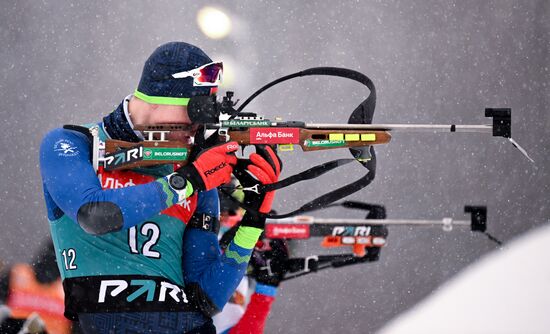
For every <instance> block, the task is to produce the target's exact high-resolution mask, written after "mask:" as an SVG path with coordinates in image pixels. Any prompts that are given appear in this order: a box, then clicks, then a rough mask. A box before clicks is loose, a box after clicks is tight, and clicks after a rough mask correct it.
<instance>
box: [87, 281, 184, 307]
mask: <svg viewBox="0 0 550 334" xmlns="http://www.w3.org/2000/svg"><path fill="white" fill-rule="evenodd" d="M140 296H145V300H146V301H148V302H153V301H156V302H165V301H167V299H170V300H169V301H170V302H176V303H182V302H183V303H188V302H189V301H188V300H187V296H186V295H185V292H184V291H183V289H182V288H180V287H179V286H177V285H175V284H172V283H168V282H160V287H159V286H158V285H157V283H156V282H155V281H153V280H144V279H136V280H130V282H128V281H125V280H102V281H101V286H100V288H99V296H98V299H97V302H98V303H105V302H113V301H116V300H121V299H124V300H125V301H126V302H129V303H131V302H133V301H134V300H136V299H137V298H138V297H140ZM113 299H114V300H113Z"/></svg>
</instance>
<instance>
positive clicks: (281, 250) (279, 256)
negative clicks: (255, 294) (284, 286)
mask: <svg viewBox="0 0 550 334" xmlns="http://www.w3.org/2000/svg"><path fill="white" fill-rule="evenodd" d="M260 243H263V247H257V248H256V249H255V250H254V253H252V258H251V259H250V273H249V275H250V276H252V277H253V278H254V279H255V280H256V282H258V283H261V284H265V285H271V286H279V283H281V281H282V280H283V278H284V276H285V273H286V272H287V271H288V268H287V261H288V246H287V243H286V241H285V240H283V239H271V240H269V239H264V240H262V241H261V242H260Z"/></svg>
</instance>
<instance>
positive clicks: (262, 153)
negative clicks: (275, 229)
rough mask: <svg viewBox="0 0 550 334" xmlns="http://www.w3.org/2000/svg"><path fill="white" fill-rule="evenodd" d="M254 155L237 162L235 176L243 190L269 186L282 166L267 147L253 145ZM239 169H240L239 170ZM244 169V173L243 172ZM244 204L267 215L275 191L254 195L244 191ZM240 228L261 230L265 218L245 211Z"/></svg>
mask: <svg viewBox="0 0 550 334" xmlns="http://www.w3.org/2000/svg"><path fill="white" fill-rule="evenodd" d="M255 146H256V153H252V154H250V157H249V161H242V160H241V161H239V163H238V166H237V169H239V170H236V176H237V178H238V179H239V181H240V183H241V185H242V186H243V188H250V187H253V186H255V185H257V184H262V185H266V184H271V183H275V182H277V181H278V180H279V176H280V175H281V170H282V167H283V164H282V162H281V160H280V159H279V157H278V156H277V154H276V153H275V150H274V149H273V148H271V147H270V146H267V145H255ZM239 167H240V168H239ZM243 169H244V171H243ZM244 194H245V196H244V204H246V205H247V206H248V208H251V209H254V210H257V211H258V212H259V213H265V214H267V213H269V212H270V211H271V205H272V204H273V199H274V198H275V191H269V192H267V193H259V194H258V193H255V192H253V191H250V190H246V191H244ZM241 226H252V227H257V228H261V229H263V228H264V226H265V218H264V217H259V216H258V215H257V214H256V213H254V212H250V210H247V212H246V213H245V215H244V217H243V219H242V220H241Z"/></svg>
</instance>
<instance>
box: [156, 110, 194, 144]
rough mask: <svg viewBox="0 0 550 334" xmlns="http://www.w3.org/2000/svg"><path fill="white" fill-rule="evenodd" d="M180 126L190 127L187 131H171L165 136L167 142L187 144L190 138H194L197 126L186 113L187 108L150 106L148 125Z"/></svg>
mask: <svg viewBox="0 0 550 334" xmlns="http://www.w3.org/2000/svg"><path fill="white" fill-rule="evenodd" d="M167 123H168V124H181V125H189V126H191V128H190V130H189V131H172V132H170V134H169V135H168V136H167V139H169V140H177V141H181V142H184V143H189V142H190V138H191V137H194V136H195V133H196V132H197V129H198V125H196V124H193V123H192V122H191V119H190V118H189V114H188V113H187V107H185V106H176V105H163V104H155V105H152V111H151V114H150V116H149V124H152V125H154V124H167Z"/></svg>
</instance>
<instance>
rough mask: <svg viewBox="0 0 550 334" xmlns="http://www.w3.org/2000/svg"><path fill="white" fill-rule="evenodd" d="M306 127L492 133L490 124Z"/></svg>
mask: <svg viewBox="0 0 550 334" xmlns="http://www.w3.org/2000/svg"><path fill="white" fill-rule="evenodd" d="M305 128H306V129H317V130H321V129H329V130H382V131H400V132H478V133H492V132H493V126H492V125H490V124H473V125H460V124H458V125H457V124H341V123H340V124H331V123H306V126H305Z"/></svg>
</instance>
